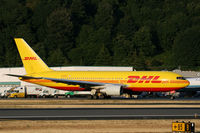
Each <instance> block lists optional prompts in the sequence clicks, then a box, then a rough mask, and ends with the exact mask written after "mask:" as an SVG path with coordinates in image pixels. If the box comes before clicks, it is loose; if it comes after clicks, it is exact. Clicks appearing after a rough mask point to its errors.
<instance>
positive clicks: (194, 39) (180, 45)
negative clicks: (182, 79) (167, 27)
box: [173, 26, 200, 69]
mask: <svg viewBox="0 0 200 133" xmlns="http://www.w3.org/2000/svg"><path fill="white" fill-rule="evenodd" d="M199 36H200V26H193V27H191V28H188V29H186V30H185V31H184V32H182V33H180V34H179V35H178V36H177V37H176V39H175V42H174V46H173V62H174V65H175V66H176V67H178V66H181V68H183V69H199V68H200V67H199V66H200V56H199V51H200V38H199Z"/></svg>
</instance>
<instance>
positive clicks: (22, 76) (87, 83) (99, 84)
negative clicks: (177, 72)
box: [6, 74, 123, 87]
mask: <svg viewBox="0 0 200 133" xmlns="http://www.w3.org/2000/svg"><path fill="white" fill-rule="evenodd" d="M6 75H8V76H14V77H19V78H22V79H46V80H51V81H53V82H57V83H64V84H68V85H80V86H81V87H86V86H87V87H88V86H89V87H92V86H93V87H94V86H105V85H108V84H110V85H119V86H123V85H122V84H112V83H100V82H90V81H80V80H67V79H58V78H48V77H32V76H24V75H14V74H6Z"/></svg>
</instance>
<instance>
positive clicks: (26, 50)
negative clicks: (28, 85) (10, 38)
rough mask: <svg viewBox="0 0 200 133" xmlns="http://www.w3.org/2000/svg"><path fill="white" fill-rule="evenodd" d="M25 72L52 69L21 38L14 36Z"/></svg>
mask: <svg viewBox="0 0 200 133" xmlns="http://www.w3.org/2000/svg"><path fill="white" fill-rule="evenodd" d="M14 40H15V43H16V45H17V48H18V51H19V54H20V57H21V60H22V62H23V65H24V68H25V70H26V73H27V74H30V73H40V72H45V71H52V70H51V69H50V68H49V67H48V66H47V65H46V64H45V63H44V61H43V60H42V59H41V58H40V57H39V56H38V55H37V54H36V53H35V51H34V50H33V49H32V48H31V47H30V46H29V45H28V44H27V43H26V42H25V41H24V39H22V38H15V39H14Z"/></svg>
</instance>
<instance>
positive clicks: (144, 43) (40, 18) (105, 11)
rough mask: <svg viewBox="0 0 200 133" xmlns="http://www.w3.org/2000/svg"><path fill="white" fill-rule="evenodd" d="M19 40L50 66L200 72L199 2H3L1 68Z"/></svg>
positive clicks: (15, 58) (13, 57)
mask: <svg viewBox="0 0 200 133" xmlns="http://www.w3.org/2000/svg"><path fill="white" fill-rule="evenodd" d="M14 37H22V38H24V39H25V40H26V41H27V42H28V43H29V44H30V46H31V47H32V48H33V49H34V50H35V51H36V52H37V53H38V55H39V56H40V57H41V58H42V59H43V60H44V61H45V62H46V63H47V64H48V65H49V66H68V65H70V66H71V65H81V66H85V65H86V66H87V65H89V66H133V67H134V68H136V69H138V70H161V69H168V70H171V69H175V68H178V67H181V69H184V70H200V1H199V0H1V4H0V43H1V44H0V66H1V67H15V66H22V63H21V61H20V58H19V55H18V52H17V49H16V46H15V45H14V41H13V38H14Z"/></svg>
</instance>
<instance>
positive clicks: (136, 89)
mask: <svg viewBox="0 0 200 133" xmlns="http://www.w3.org/2000/svg"><path fill="white" fill-rule="evenodd" d="M124 89H125V90H131V91H147V92H164V91H174V90H179V89H181V87H170V88H160V87H148V88H147V87H128V88H124Z"/></svg>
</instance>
